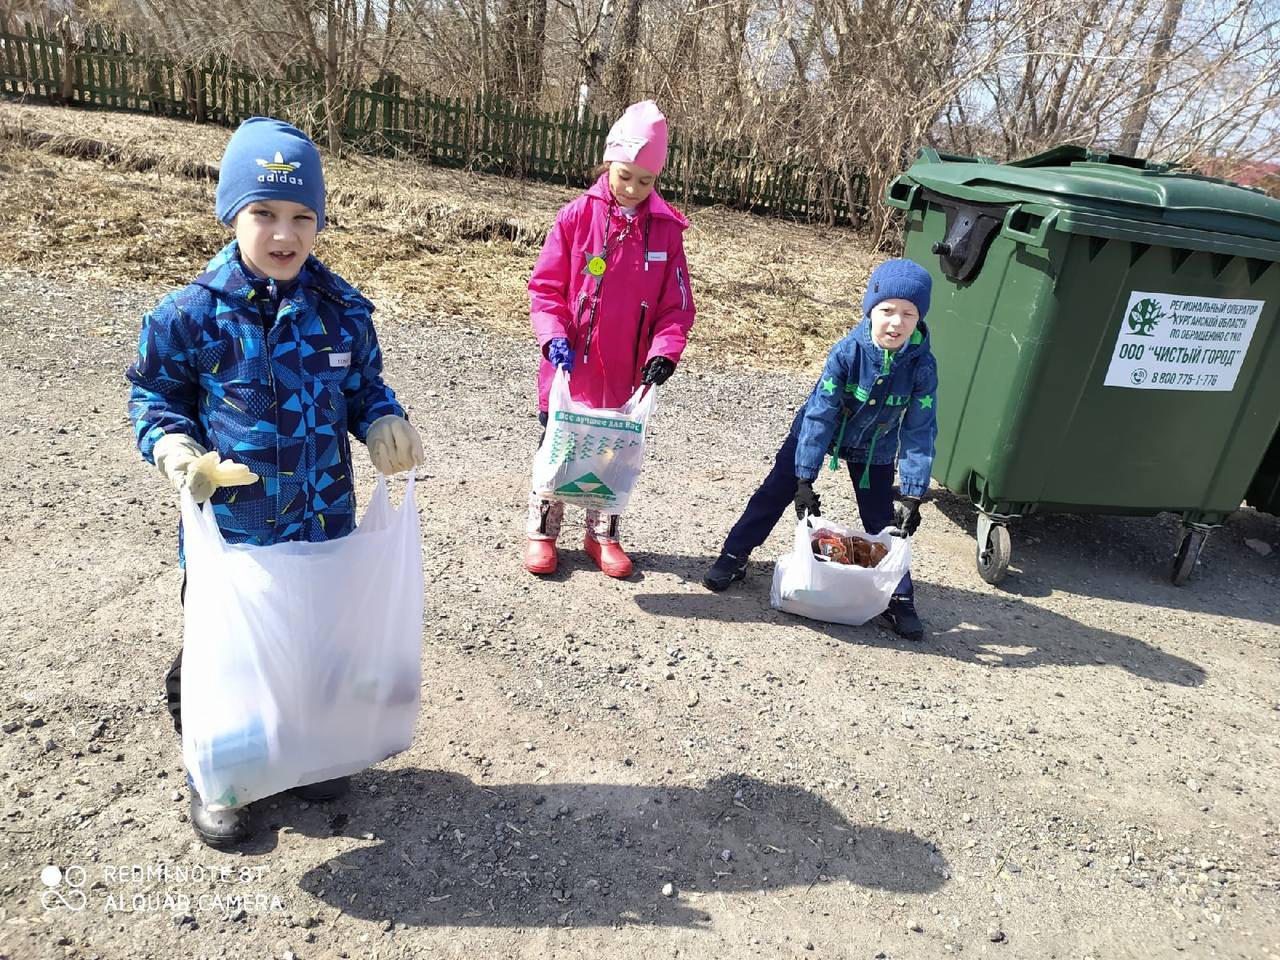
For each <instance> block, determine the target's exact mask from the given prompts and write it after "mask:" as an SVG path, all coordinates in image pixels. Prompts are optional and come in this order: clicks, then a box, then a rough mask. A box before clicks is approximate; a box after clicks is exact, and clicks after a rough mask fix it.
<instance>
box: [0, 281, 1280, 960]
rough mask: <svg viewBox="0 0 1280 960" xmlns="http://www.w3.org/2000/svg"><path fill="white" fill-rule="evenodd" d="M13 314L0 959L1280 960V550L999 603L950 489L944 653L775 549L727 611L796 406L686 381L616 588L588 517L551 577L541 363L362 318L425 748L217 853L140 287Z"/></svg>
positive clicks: (465, 336)
mask: <svg viewBox="0 0 1280 960" xmlns="http://www.w3.org/2000/svg"><path fill="white" fill-rule="evenodd" d="M0 291H3V292H2V293H0V299H2V300H3V307H4V310H3V320H2V321H0V357H2V358H3V361H4V373H3V375H2V376H0V409H3V410H4V418H3V420H2V421H0V424H2V425H0V455H2V456H3V463H4V464H5V468H6V470H5V473H6V478H5V483H4V484H3V485H0V620H2V624H3V625H2V626H0V631H2V636H3V645H2V654H0V659H2V662H0V684H2V687H3V691H4V692H3V700H2V701H0V721H2V722H3V731H4V732H3V734H0V843H2V844H3V849H2V850H0V904H2V906H0V955H3V956H4V957H8V958H15V960H17V958H21V960H27V958H66V957H77V958H90V957H100V958H130V960H141V958H149V957H155V958H166V960H168V958H174V957H226V958H238V957H245V958H264V957H268V956H275V957H289V956H292V957H297V958H305V960H310V958H322V957H324V958H329V957H355V958H366V957H380V958H385V957H468V958H474V957H486V958H487V957H596V956H608V957H613V958H623V960H638V958H644V960H650V958H654V957H682V958H683V957H688V958H738V957H757V956H758V957H824V958H867V960H870V958H874V957H885V958H907V957H919V958H933V957H939V956H944V955H948V954H956V955H964V956H991V957H999V956H1004V957H1019V958H1023V957H1054V958H1083V957H1095V958H1098V960H1102V958H1107V960H1111V958H1124V957H1134V958H1138V957H1141V958H1152V957H1180V956H1185V957H1239V958H1265V957H1268V956H1280V946H1278V945H1280V910H1278V907H1280V834H1278V833H1277V822H1276V818H1277V815H1278V811H1277V802H1276V784H1277V782H1280V780H1278V778H1277V772H1278V769H1280V764H1278V760H1280V694H1278V693H1277V691H1278V690H1280V685H1278V683H1277V681H1278V679H1280V665H1278V663H1277V652H1278V650H1280V629H1277V628H1278V627H1280V601H1278V599H1277V598H1278V596H1280V594H1278V592H1277V586H1278V585H1280V567H1278V566H1277V563H1278V562H1280V559H1278V558H1280V552H1273V553H1271V555H1269V556H1262V555H1260V554H1259V552H1257V551H1256V550H1255V549H1253V548H1250V547H1248V546H1246V545H1245V544H1244V541H1245V540H1246V539H1250V540H1256V541H1260V542H1262V543H1266V544H1270V545H1271V546H1273V547H1280V530H1278V529H1277V522H1276V520H1275V519H1274V518H1271V517H1268V516H1264V515H1259V514H1255V513H1253V512H1251V511H1243V512H1241V513H1240V514H1238V515H1237V516H1236V517H1234V518H1233V519H1232V520H1231V521H1230V522H1229V523H1228V524H1227V526H1226V527H1225V528H1224V529H1223V530H1221V531H1219V532H1218V533H1217V534H1215V536H1214V537H1213V538H1212V540H1211V541H1210V543H1209V545H1208V547H1207V548H1206V550H1205V553H1204V557H1203V561H1202V564H1201V566H1200V568H1199V570H1198V571H1197V573H1196V575H1195V577H1194V579H1193V580H1192V582H1191V583H1190V584H1189V585H1188V586H1186V587H1185V588H1182V589H1179V588H1175V587H1173V586H1172V585H1170V584H1169V583H1168V582H1167V580H1166V579H1165V577H1166V569H1167V565H1168V563H1169V560H1170V555H1171V552H1172V549H1173V546H1174V543H1175V532H1176V523H1174V522H1173V521H1172V520H1124V519H1121V520H1108V519H1105V518H1098V517H1068V516H1053V517H1043V518H1033V519H1029V520H1027V521H1025V522H1022V523H1020V524H1018V526H1017V527H1016V528H1015V532H1014V559H1013V562H1014V567H1015V570H1014V571H1013V573H1012V574H1011V575H1010V578H1009V579H1008V580H1007V581H1006V584H1005V585H1004V589H995V588H992V587H989V586H987V585H985V584H984V583H982V582H981V581H980V580H979V579H978V577H977V575H976V574H975V572H974V569H973V540H972V516H971V512H970V511H969V509H968V508H967V507H966V505H965V504H964V503H963V502H962V501H960V500H958V499H956V498H954V497H952V496H950V495H949V494H947V493H945V492H944V491H939V490H936V489H935V491H934V499H933V500H932V501H931V502H930V503H928V504H926V507H925V511H924V524H923V526H922V527H921V531H920V534H919V536H918V537H917V540H916V557H917V562H916V565H915V566H916V572H917V583H918V595H919V596H918V598H919V606H920V609H921V612H922V614H923V616H924V617H925V619H926V622H927V627H928V636H927V638H926V640H925V641H924V642H923V643H920V644H909V643H905V642H900V641H899V640H897V639H896V638H894V637H892V636H891V635H889V634H887V633H885V632H884V631H882V630H879V629H877V628H875V627H870V626H869V627H862V628H850V627H836V626H824V625H821V624H817V623H812V622H805V621H801V620H798V619H795V618H792V617H790V616H787V615H783V614H779V613H776V612H774V611H772V610H771V609H770V608H769V606H768V584H769V578H770V571H771V561H772V559H773V558H775V557H776V556H778V555H780V554H781V553H782V552H783V551H784V550H786V549H787V544H788V540H789V538H790V530H791V528H790V524H789V523H786V522H784V523H783V524H781V525H780V526H779V529H778V530H777V531H776V532H775V535H774V537H773V539H772V540H771V541H770V542H769V543H768V544H767V545H766V547H765V548H764V549H763V550H762V551H760V554H759V556H758V560H759V562H758V563H755V564H753V566H752V569H751V573H750V575H749V577H748V579H747V581H746V583H745V584H743V585H740V586H739V588H737V589H735V590H734V591H732V592H730V593H728V594H726V595H712V594H710V593H708V592H707V591H706V590H704V589H703V588H702V587H701V586H700V585H699V583H698V579H699V576H700V573H701V571H702V569H703V568H704V566H705V565H706V564H707V563H708V562H709V561H710V559H711V558H712V557H713V555H714V553H715V551H716V549H717V546H718V543H719V540H720V538H721V537H722V536H723V534H724V532H725V530H726V529H727V527H728V525H729V524H730V522H731V521H732V519H733V517H734V516H735V514H736V511H737V510H738V509H739V508H740V506H741V504H742V502H743V501H744V498H745V497H746V496H747V495H748V494H749V493H750V491H751V490H752V489H753V486H754V484H755V483H756V482H757V480H758V479H759V477H760V476H761V474H762V472H763V471H764V470H765V469H766V467H767V464H768V462H769V461H770V459H771V457H772V455H773V452H774V450H775V449H776V444H777V442H778V441H779V439H780V438H781V436H782V433H783V431H784V430H785V427H786V424H787V422H788V418H789V417H790V415H791V413H790V412H791V410H792V409H794V406H795V404H797V403H798V402H800V401H801V400H802V399H803V397H804V396H805V394H806V392H807V390H808V388H809V386H810V381H809V379H808V377H807V376H800V375H791V374H783V373H773V374H770V373H762V372H759V371H747V370H742V369H733V368H726V367H722V366H716V365H714V364H713V363H712V362H711V361H710V360H702V359H695V360H691V361H690V362H689V363H688V364H687V365H685V367H683V368H682V369H681V370H680V372H679V373H678V374H677V375H676V376H675V377H674V378H673V379H672V381H671V382H670V384H669V385H668V386H667V387H666V388H664V389H663V392H662V395H661V403H660V407H659V412H658V414H657V418H656V425H655V428H654V431H653V442H652V446H651V454H650V461H649V464H648V466H647V468H646V474H645V476H644V478H643V479H642V482H641V489H640V491H639V493H638V494H637V496H636V498H635V500H634V501H633V504H634V511H633V514H632V515H631V516H630V517H629V518H628V527H627V532H626V538H625V539H626V543H627V544H628V545H629V547H630V548H631V549H632V551H633V554H634V556H635V558H636V560H637V566H638V573H637V574H636V575H635V576H633V577H632V578H631V579H630V580H627V581H624V582H615V581H610V580H607V579H605V578H604V577H603V576H601V575H600V574H599V573H598V572H597V571H595V570H594V569H593V568H592V567H591V566H590V564H589V562H588V561H587V560H586V559H585V557H584V556H583V555H582V554H581V552H580V537H581V515H580V514H578V515H577V517H576V518H573V516H572V513H571V521H570V523H569V524H568V529H567V530H566V533H565V536H564V540H563V542H564V544H565V545H566V546H567V547H569V548H570V549H569V550H567V551H566V556H567V562H566V563H565V564H564V566H563V568H562V571H561V572H560V573H559V574H557V575H556V576H555V577H553V578H551V579H550V580H548V581H545V582H544V581H539V580H536V579H534V578H532V577H529V576H528V575H526V574H525V573H524V572H523V571H522V570H521V568H520V561H519V549H518V547H519V543H520V540H521V536H522V524H523V510H524V497H525V485H526V483H527V476H528V467H529V460H530V457H531V455H532V453H533V449H534V444H535V442H536V439H537V426H536V420H535V418H534V414H533V404H532V401H531V396H532V375H531V370H532V362H533V346H532V343H531V342H530V341H529V340H528V339H524V338H509V337H504V336H502V335H499V334H496V333H492V332H484V331H481V330H479V329H477V328H476V327H473V326H466V325H463V324H462V323H460V322H459V321H457V320H456V319H450V318H449V317H448V316H445V315H439V316H432V315H425V316H416V317H412V318H408V317H405V318H400V319H392V318H383V319H382V320H381V321H380V324H381V326H380V333H381V336H382V338H383V342H384V347H385V352H386V355H387V368H388V374H389V379H390V380H391V381H392V383H393V385H394V386H395V387H396V388H397V389H398V390H399V391H400V393H401V395H402V396H403V398H404V400H405V401H406V404H407V405H408V407H409V408H410V410H411V411H412V412H413V414H414V416H415V419H416V420H417V422H418V423H419V424H420V425H421V427H422V429H423V431H424V435H425V438H426V441H427V448H428V451H429V462H428V465H427V467H426V473H427V476H426V477H425V478H424V479H423V482H422V484H421V486H420V490H421V512H422V521H423V536H424V543H425V549H426V555H425V561H424V571H423V573H424V576H425V579H426V584H427V612H426V622H425V627H424V682H423V688H422V697H423V707H422V714H421V721H420V727H419V731H418V736H417V740H416V742H415V744H414V746H413V748H412V749H411V750H410V751H409V752H408V753H406V754H404V755H401V756H399V757H396V758H394V759H393V760H391V761H389V762H387V763H385V764H382V765H381V766H379V767H378V768H376V769H374V770H370V771H368V772H367V773H365V774H363V775H361V776H359V777H357V778H356V781H355V788H354V790H353V792H352V793H351V795H350V796H349V797H347V798H345V799H342V800H339V801H337V802H335V803H332V804H323V805H311V806H308V805H307V804H304V803H301V802H298V801H295V800H292V799H283V798H282V799H279V800H275V801H264V802H263V803H261V804H260V805H259V806H258V809H257V815H258V820H259V823H260V824H261V831H260V833H259V835H258V838H257V839H256V841H255V842H254V843H253V844H251V845H250V846H249V847H248V848H246V849H245V850H244V851H243V852H242V853H239V854H219V853H215V852H213V851H210V850H208V849H205V848H202V847H200V846H199V845H197V844H196V843H195V841H194V837H193V835H192V833H191V829H190V826H189V824H188V823H187V822H186V820H185V811H186V802H187V790H186V786H185V783H184V779H183V776H182V767H181V759H180V751H179V747H178V744H177V742H176V739H175V738H174V736H173V734H172V729H171V727H170V724H169V720H168V717H167V715H166V713H165V709H164V705H163V697H162V685H161V677H162V674H163V671H164V669H165V667H166V665H167V664H168V662H169V660H170V658H171V657H172V656H173V654H174V652H175V651H176V649H177V647H178V645H179V641H180V636H181V619H180V608H179V604H178V587H179V583H180V580H181V574H180V572H179V570H178V567H177V563H176V557H175V549H174V543H175V523H176V512H177V511H176V504H175V499H174V497H173V495H172V493H171V491H170V490H169V489H168V488H167V487H166V485H165V484H164V483H163V482H162V480H161V478H160V477H159V476H158V475H157V474H156V473H155V471H154V470H153V469H152V468H151V467H149V466H147V465H145V464H144V463H142V462H141V460H140V459H139V457H138V455H137V453H136V450H135V448H134V446H133V442H132V436H131V432H130V429H129V426H128V423H127V420H126V418H125V414H124V398H125V383H124V381H123V378H122V371H123V369H124V367H125V366H126V364H127V363H128V362H129V360H130V357H131V355H132V353H133V351H134V349H135V337H136V331H137V324H138V319H139V317H140V315H141V313H142V312H143V311H144V310H145V309H146V308H147V307H148V306H150V305H151V304H152V303H153V302H154V300H155V299H156V297H157V296H158V295H159V294H160V293H161V292H162V291H161V290H160V289H159V288H154V289H129V290H124V289H117V288H113V287H110V286H107V285H104V284H101V283H95V282H82V283H71V282H67V281H65V280H53V279H49V278H48V277H45V276H42V275H40V274H37V273H33V272H31V271H30V270H28V269H23V270H15V269H12V268H9V269H4V268H0ZM357 457H358V458H359V463H360V466H361V469H362V473H361V481H362V482H361V490H362V492H363V494H364V495H365V496H366V497H367V494H368V491H369V489H370V486H371V470H370V468H369V467H368V465H367V460H365V459H363V458H364V454H363V452H362V451H361V452H359V453H358V454H357ZM838 476H839V475H835V474H832V475H830V476H824V478H823V479H822V481H821V482H820V491H821V492H822V493H823V495H824V497H825V498H826V503H827V506H828V510H829V512H830V513H831V514H832V515H833V516H834V517H835V518H837V519H853V506H852V496H851V493H850V491H848V490H847V487H845V486H843V485H842V483H841V481H840V480H838V479H832V478H834V477H838ZM844 483H846V484H847V481H844ZM49 866H56V867H58V868H59V870H58V871H48V870H47V869H46V868H47V867H49ZM42 871H43V872H44V877H43V879H42Z"/></svg>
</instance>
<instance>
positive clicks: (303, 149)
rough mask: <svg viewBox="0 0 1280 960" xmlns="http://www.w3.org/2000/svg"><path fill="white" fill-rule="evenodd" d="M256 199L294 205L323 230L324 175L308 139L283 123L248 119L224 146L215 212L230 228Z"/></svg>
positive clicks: (258, 118) (317, 155) (315, 152)
mask: <svg viewBox="0 0 1280 960" xmlns="http://www.w3.org/2000/svg"><path fill="white" fill-rule="evenodd" d="M254 200H292V201H293V202H294V203H300V204H302V205H303V206H306V207H310V208H311V209H312V210H314V211H315V214H316V229H318V230H323V229H324V170H323V169H321V166H320V151H318V150H317V149H316V145H315V144H314V143H312V142H311V138H310V137H308V136H307V135H306V134H305V133H303V132H302V131H301V130H299V129H298V128H297V127H291V126H290V125H289V124H287V123H284V122H283V121H281V120H272V119H271V118H270V117H250V118H249V119H248V120H246V121H245V122H244V123H242V124H240V127H239V128H238V129H237V130H236V132H235V133H233V134H232V135H231V140H230V141H229V142H228V143H227V149H226V152H225V153H223V155H222V166H221V167H220V168H219V170H218V196H217V204H216V206H215V208H214V209H215V212H216V213H217V215H218V219H219V220H221V221H222V222H223V223H225V224H227V225H230V224H231V221H232V220H234V219H235V216H236V214H237V213H239V212H240V211H241V210H243V209H244V208H245V205H246V204H249V203H252V202H253V201H254Z"/></svg>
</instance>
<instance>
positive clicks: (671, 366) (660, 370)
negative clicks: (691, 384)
mask: <svg viewBox="0 0 1280 960" xmlns="http://www.w3.org/2000/svg"><path fill="white" fill-rule="evenodd" d="M675 372H676V365H675V363H674V362H673V361H671V360H668V359H667V358H666V357H654V358H653V359H651V360H650V361H649V362H648V363H646V364H645V365H644V370H643V371H641V374H640V382H641V383H647V384H650V385H652V386H655V387H660V386H662V385H663V384H664V383H666V382H667V381H668V380H669V379H670V378H671V375H672V374H673V373H675Z"/></svg>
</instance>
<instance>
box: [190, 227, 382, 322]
mask: <svg viewBox="0 0 1280 960" xmlns="http://www.w3.org/2000/svg"><path fill="white" fill-rule="evenodd" d="M254 279H255V278H254V277H253V275H252V274H250V272H249V270H248V269H247V268H246V267H245V265H244V262H243V261H242V260H241V259H240V244H239V242H238V241H236V240H232V241H231V242H230V243H228V244H227V245H226V246H225V247H223V248H222V249H221V250H219V251H218V252H217V253H216V254H215V255H214V257H213V259H212V260H210V261H209V263H208V264H207V265H206V266H205V269H204V273H202V274H200V276H198V277H196V279H195V284H196V285H197V286H201V287H205V288H206V289H208V290H210V291H212V292H214V293H216V294H219V295H220V296H223V297H226V298H227V299H229V300H234V301H237V302H239V303H242V304H252V303H253V298H254ZM259 285H261V281H260V282H259ZM297 290H298V291H302V290H311V291H314V292H315V293H316V294H318V295H319V296H323V297H327V298H328V299H330V300H334V301H337V302H351V301H355V302H358V303H361V304H363V305H364V306H366V307H367V308H368V309H369V311H370V312H372V311H373V309H374V307H373V304H372V303H370V302H369V301H368V299H366V298H365V296H364V295H363V294H362V293H360V291H359V290H357V289H356V288H355V287H353V286H351V284H349V283H347V282H346V281H345V280H343V279H342V278H341V277H340V276H338V275H337V274H336V273H334V272H333V271H332V270H330V269H329V268H328V267H326V266H325V265H324V264H323V263H321V262H320V260H319V259H318V258H317V257H316V256H315V254H310V255H309V256H308V257H307V259H306V262H305V263H303V265H302V269H301V270H299V271H298V286H297ZM295 296H296V292H295Z"/></svg>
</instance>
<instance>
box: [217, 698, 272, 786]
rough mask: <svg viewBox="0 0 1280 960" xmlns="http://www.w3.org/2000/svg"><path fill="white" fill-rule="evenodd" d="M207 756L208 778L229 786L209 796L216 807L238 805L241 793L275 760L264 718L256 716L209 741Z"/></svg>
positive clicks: (258, 779) (256, 780) (259, 777)
mask: <svg viewBox="0 0 1280 960" xmlns="http://www.w3.org/2000/svg"><path fill="white" fill-rule="evenodd" d="M207 757H208V763H207V770H208V776H207V777H206V779H207V780H208V781H211V782H214V783H220V784H221V783H225V784H227V786H226V789H224V790H223V791H222V793H221V794H220V795H219V796H217V797H213V798H206V799H208V800H209V802H210V803H211V805H213V806H218V807H234V806H238V803H237V800H236V797H237V793H243V792H244V787H245V786H246V785H249V784H256V783H257V782H259V781H260V780H261V779H262V778H263V773H264V772H265V771H266V770H267V768H268V767H269V766H270V763H271V745H270V743H269V742H268V741H267V730H266V726H265V725H264V724H263V722H262V717H260V716H254V717H252V718H250V719H249V720H248V721H247V722H246V723H245V724H244V725H243V726H240V727H236V728H234V729H232V730H230V731H228V732H226V733H221V734H218V735H217V736H215V737H214V738H213V739H212V740H210V741H209V750H208V754H207Z"/></svg>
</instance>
